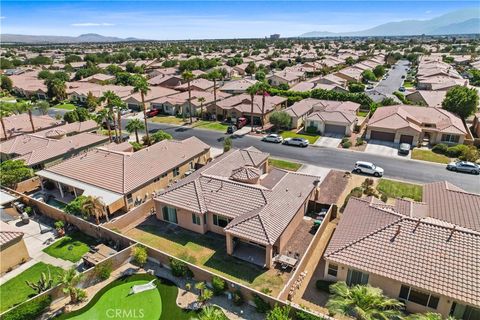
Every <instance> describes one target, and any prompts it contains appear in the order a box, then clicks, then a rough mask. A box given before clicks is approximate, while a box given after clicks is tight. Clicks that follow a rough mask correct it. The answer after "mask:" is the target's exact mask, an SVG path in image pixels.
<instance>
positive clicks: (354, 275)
mask: <svg viewBox="0 0 480 320" xmlns="http://www.w3.org/2000/svg"><path fill="white" fill-rule="evenodd" d="M367 283H368V273H363V272H361V271H357V270H352V269H348V274H347V284H348V285H349V286H354V285H357V284H367Z"/></svg>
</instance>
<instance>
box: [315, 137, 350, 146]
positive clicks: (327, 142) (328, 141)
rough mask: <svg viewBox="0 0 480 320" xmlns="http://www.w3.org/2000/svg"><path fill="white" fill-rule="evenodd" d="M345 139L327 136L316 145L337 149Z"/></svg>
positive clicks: (321, 138) (318, 140)
mask: <svg viewBox="0 0 480 320" xmlns="http://www.w3.org/2000/svg"><path fill="white" fill-rule="evenodd" d="M342 139H343V137H342V136H340V135H325V136H321V137H320V138H318V139H317V141H315V145H316V146H319V147H325V148H337V147H338V145H339V144H340V142H342Z"/></svg>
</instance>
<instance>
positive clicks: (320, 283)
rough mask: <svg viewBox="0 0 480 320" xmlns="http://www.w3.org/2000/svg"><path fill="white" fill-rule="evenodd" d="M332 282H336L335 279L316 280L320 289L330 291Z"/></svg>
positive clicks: (316, 284)
mask: <svg viewBox="0 0 480 320" xmlns="http://www.w3.org/2000/svg"><path fill="white" fill-rule="evenodd" d="M332 283H334V282H333V281H328V280H317V282H315V286H316V287H317V289H318V290H320V291H323V292H328V293H330V285H331V284H332Z"/></svg>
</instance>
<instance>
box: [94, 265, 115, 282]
mask: <svg viewBox="0 0 480 320" xmlns="http://www.w3.org/2000/svg"><path fill="white" fill-rule="evenodd" d="M112 269H113V268H112V262H111V261H107V262H105V263H103V264H97V265H96V266H95V274H96V275H97V277H99V278H100V279H102V280H107V279H108V278H110V274H111V273H112Z"/></svg>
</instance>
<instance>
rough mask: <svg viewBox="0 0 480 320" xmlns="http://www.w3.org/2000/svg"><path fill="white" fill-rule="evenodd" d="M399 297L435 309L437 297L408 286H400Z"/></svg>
mask: <svg viewBox="0 0 480 320" xmlns="http://www.w3.org/2000/svg"><path fill="white" fill-rule="evenodd" d="M398 297H399V298H401V299H404V300H407V301H411V302H414V303H417V304H420V305H422V306H426V307H429V308H432V309H437V306H438V301H439V299H440V298H439V297H437V296H433V295H431V294H429V293H425V292H420V291H418V290H416V289H412V288H411V287H409V286H404V285H402V287H401V288H400V294H399V295H398Z"/></svg>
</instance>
